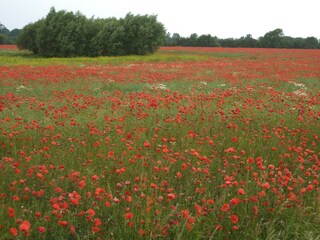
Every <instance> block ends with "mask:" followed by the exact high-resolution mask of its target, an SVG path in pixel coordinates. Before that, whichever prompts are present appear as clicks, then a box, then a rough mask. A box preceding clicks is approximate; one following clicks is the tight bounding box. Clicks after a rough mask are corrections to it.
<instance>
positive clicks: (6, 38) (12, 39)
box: [0, 23, 21, 45]
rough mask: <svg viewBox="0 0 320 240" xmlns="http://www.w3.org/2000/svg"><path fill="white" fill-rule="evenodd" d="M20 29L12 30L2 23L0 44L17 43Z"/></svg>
mask: <svg viewBox="0 0 320 240" xmlns="http://www.w3.org/2000/svg"><path fill="white" fill-rule="evenodd" d="M20 31H21V30H20V29H17V28H15V29H13V30H12V31H10V30H9V29H7V28H6V27H5V26H4V25H3V24H2V23H0V45H8V44H10V45H11V44H15V43H16V40H17V36H18V35H19V34H20Z"/></svg>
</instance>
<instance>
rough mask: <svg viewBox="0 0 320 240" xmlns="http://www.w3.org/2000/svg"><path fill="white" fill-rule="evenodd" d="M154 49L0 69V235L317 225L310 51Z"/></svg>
mask: <svg viewBox="0 0 320 240" xmlns="http://www.w3.org/2000/svg"><path fill="white" fill-rule="evenodd" d="M161 51H162V52H165V53H166V54H177V53H178V54H183V53H184V52H189V53H190V52H192V53H193V54H199V55H201V54H206V55H208V56H209V58H208V59H207V60H206V61H178V62H156V63H155V62H132V63H130V64H120V65H83V66H65V65H61V66H36V67H35V66H0V82H1V90H0V144H1V145H0V149H1V153H0V173H1V176H2V180H1V188H0V198H1V214H0V233H1V235H2V236H4V238H13V237H17V238H22V239H23V238H25V237H30V238H32V239H40V238H44V239H54V237H55V236H61V237H64V238H68V237H74V238H81V239H99V238H100V239H128V236H130V239H159V238H169V239H191V238H193V239H258V238H259V239H267V238H269V239H272V238H273V237H274V238H280V239H284V238H290V239H292V238H295V237H304V236H307V235H308V236H318V235H319V234H320V233H319V229H320V219H319V216H320V205H319V202H320V197H319V193H320V187H319V174H320V159H319V155H320V147H319V137H320V84H319V81H320V52H319V51H317V50H314V51H312V50H271V49H221V48H162V49H161Z"/></svg>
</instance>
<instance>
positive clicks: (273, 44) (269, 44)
mask: <svg viewBox="0 0 320 240" xmlns="http://www.w3.org/2000/svg"><path fill="white" fill-rule="evenodd" d="M283 37H284V34H283V30H282V29H280V28H277V29H275V30H273V31H270V32H267V33H266V34H265V35H264V36H263V37H262V38H260V40H259V41H260V46H261V47H266V48H281V47H283Z"/></svg>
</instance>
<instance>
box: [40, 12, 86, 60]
mask: <svg viewBox="0 0 320 240" xmlns="http://www.w3.org/2000/svg"><path fill="white" fill-rule="evenodd" d="M85 26H86V18H85V17H84V16H83V15H82V14H80V13H79V12H78V13H76V14H74V13H73V12H66V11H58V12H56V10H55V9H54V8H51V10H50V12H49V13H48V15H47V17H46V18H45V19H44V23H43V24H42V25H41V27H40V28H39V31H38V34H37V44H38V48H39V53H40V55H42V56H45V57H69V56H78V55H84V54H85V49H86V44H87V40H86V28H85Z"/></svg>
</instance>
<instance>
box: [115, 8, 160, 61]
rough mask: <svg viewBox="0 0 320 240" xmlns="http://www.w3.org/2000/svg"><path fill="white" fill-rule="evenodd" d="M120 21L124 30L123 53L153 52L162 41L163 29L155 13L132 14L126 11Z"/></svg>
mask: <svg viewBox="0 0 320 240" xmlns="http://www.w3.org/2000/svg"><path fill="white" fill-rule="evenodd" d="M120 22H121V25H122V26H123V27H124V32H125V38H124V41H123V44H124V46H125V54H137V55H144V54H149V53H153V52H155V51H156V50H157V49H158V48H159V47H160V45H161V44H163V43H164V40H165V29H164V26H163V24H161V23H159V22H158V21H157V16H155V15H151V16H149V15H144V16H141V15H136V16H134V15H133V14H131V13H128V14H127V15H126V17H125V18H124V19H120Z"/></svg>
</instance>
